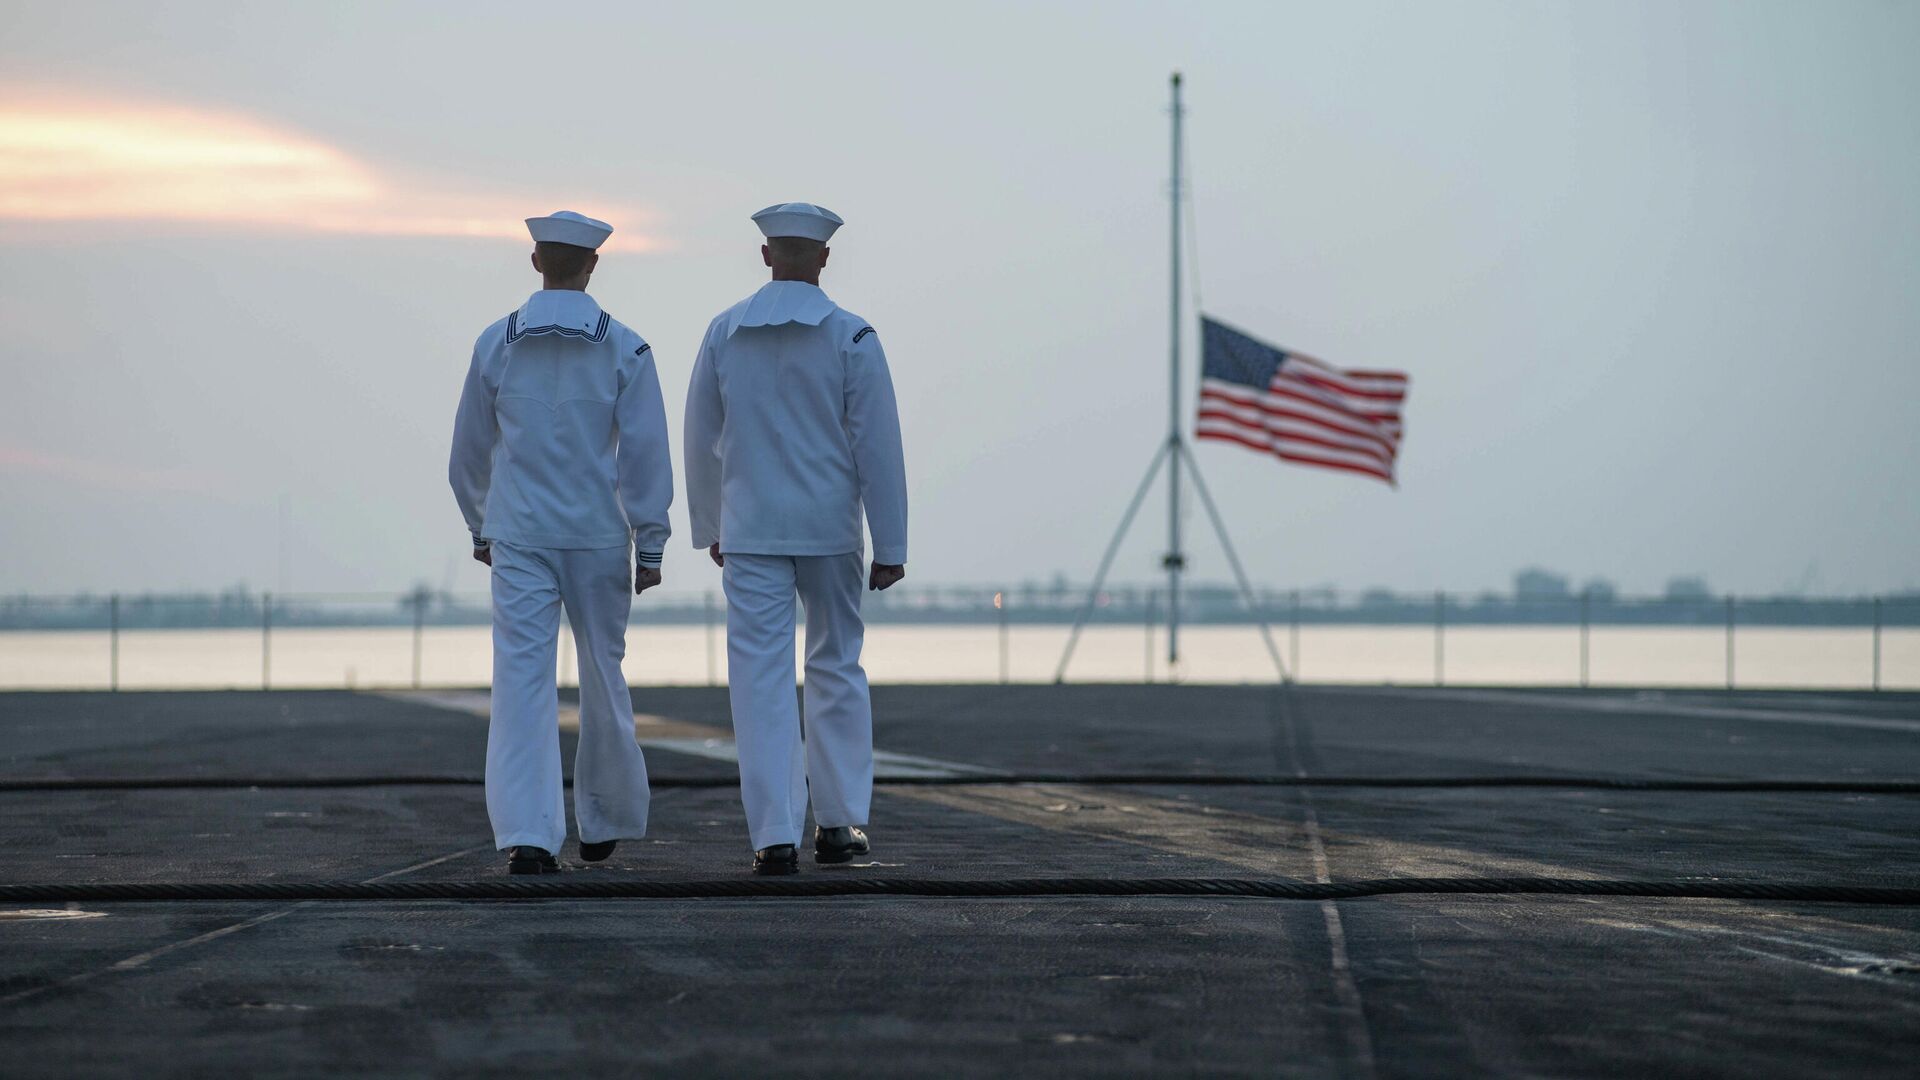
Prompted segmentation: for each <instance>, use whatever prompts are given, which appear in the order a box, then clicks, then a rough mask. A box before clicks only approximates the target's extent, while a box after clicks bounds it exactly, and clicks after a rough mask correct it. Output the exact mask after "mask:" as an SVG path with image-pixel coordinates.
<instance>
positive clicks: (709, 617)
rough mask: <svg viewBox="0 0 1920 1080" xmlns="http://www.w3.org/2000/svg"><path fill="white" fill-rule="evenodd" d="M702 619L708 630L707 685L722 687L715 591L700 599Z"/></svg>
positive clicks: (708, 591) (707, 592)
mask: <svg viewBox="0 0 1920 1080" xmlns="http://www.w3.org/2000/svg"><path fill="white" fill-rule="evenodd" d="M700 612H701V613H700V619H701V622H702V623H703V624H705V626H706V630H707V685H708V686H718V685H720V661H719V657H718V656H717V655H716V647H715V645H714V639H713V590H712V589H708V590H707V591H706V593H705V594H704V595H703V596H701V598H700Z"/></svg>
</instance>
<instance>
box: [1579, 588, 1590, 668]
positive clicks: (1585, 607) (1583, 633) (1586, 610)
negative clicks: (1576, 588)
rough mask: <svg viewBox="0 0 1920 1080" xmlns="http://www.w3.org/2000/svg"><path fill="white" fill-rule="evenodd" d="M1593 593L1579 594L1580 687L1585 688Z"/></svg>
mask: <svg viewBox="0 0 1920 1080" xmlns="http://www.w3.org/2000/svg"><path fill="white" fill-rule="evenodd" d="M1592 608H1593V594H1592V593H1589V592H1582V593H1581V594H1580V689H1582V690H1585V689H1586V688H1587V651H1588V648H1589V643H1588V639H1589V638H1590V637H1591V636H1592V634H1593V612H1592Z"/></svg>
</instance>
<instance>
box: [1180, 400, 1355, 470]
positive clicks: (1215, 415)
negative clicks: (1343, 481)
mask: <svg viewBox="0 0 1920 1080" xmlns="http://www.w3.org/2000/svg"><path fill="white" fill-rule="evenodd" d="M1200 419H1202V420H1224V421H1231V422H1233V423H1236V424H1239V425H1241V426H1242V427H1245V428H1248V429H1250V430H1253V431H1264V432H1266V433H1268V434H1270V435H1274V436H1276V437H1279V438H1286V439H1297V440H1300V441H1301V442H1309V443H1314V444H1316V445H1319V446H1326V447H1332V448H1336V449H1340V450H1351V451H1353V452H1354V453H1357V454H1366V455H1368V456H1369V457H1373V458H1377V459H1378V460H1379V462H1380V464H1381V465H1383V466H1391V465H1392V464H1393V451H1392V450H1391V449H1389V448H1387V447H1384V446H1382V445H1380V443H1379V442H1378V441H1377V440H1372V439H1365V438H1361V437H1359V436H1355V435H1346V434H1343V433H1339V432H1336V431H1333V430H1332V429H1329V428H1326V427H1322V426H1320V425H1318V424H1311V423H1307V424H1303V423H1300V422H1299V421H1294V420H1286V419H1282V418H1280V417H1274V416H1261V415H1255V416H1251V417H1249V416H1243V415H1240V414H1238V413H1236V412H1234V411H1232V410H1230V409H1223V408H1220V407H1218V406H1203V407H1202V408H1201V410H1200Z"/></svg>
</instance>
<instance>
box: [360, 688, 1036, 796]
mask: <svg viewBox="0 0 1920 1080" xmlns="http://www.w3.org/2000/svg"><path fill="white" fill-rule="evenodd" d="M376 696H378V697H384V698H390V699H392V700H394V701H405V702H409V703H411V704H414V705H431V706H433V707H435V708H439V709H447V710H450V711H452V712H459V713H466V714H467V715H469V716H478V717H482V718H484V717H487V716H490V715H492V708H493V702H492V697H491V696H490V695H489V694H488V693H487V692H486V691H484V690H452V691H438V690H422V691H410V690H403V691H380V692H378V693H377V694H376ZM560 727H561V729H562V730H567V731H578V730H579V729H580V710H579V709H577V708H574V707H572V706H565V705H563V706H561V709H560ZM633 730H634V734H635V735H636V736H638V739H639V742H640V746H641V748H642V749H654V750H666V751H669V752H671V753H675V754H687V755H689V756H691V757H699V758H707V759H708V760H711V761H725V762H729V763H738V762H739V760H740V753H739V750H738V749H737V748H736V747H735V746H734V743H733V732H731V731H729V730H726V729H723V728H716V727H707V726H706V725H703V724H691V723H687V722H686V721H683V720H673V719H670V718H668V717H664V716H655V715H652V714H651V713H636V714H634V718H633ZM873 775H874V778H875V779H877V780H914V779H922V778H925V777H961V776H982V777H991V776H1006V775H1008V774H1007V772H1006V770H1004V769H987V768H982V767H980V766H978V765H966V764H963V763H961V762H958V761H942V760H940V759H939V758H930V757H921V756H919V755H917V754H900V753H895V752H894V751H891V750H875V751H874V752H873Z"/></svg>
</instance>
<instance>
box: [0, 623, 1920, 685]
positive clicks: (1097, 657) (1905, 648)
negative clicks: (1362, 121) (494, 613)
mask: <svg viewBox="0 0 1920 1080" xmlns="http://www.w3.org/2000/svg"><path fill="white" fill-rule="evenodd" d="M1066 636H1067V628H1066V627H1064V626H1028V627H1013V628H1012V629H1011V630H1010V631H1009V632H1008V634H1007V638H1006V650H1005V664H1006V667H1005V675H1006V677H1007V678H1009V679H1011V680H1012V681H1014V682H1050V681H1052V679H1053V671H1054V667H1055V665H1057V664H1058V663H1059V659H1060V650H1061V648H1062V647H1063V645H1064V644H1065V642H1066ZM1274 639H1275V643H1276V644H1277V645H1278V647H1279V649H1280V652H1281V655H1282V657H1288V656H1289V654H1290V653H1291V652H1292V643H1291V642H1290V641H1289V639H1288V637H1287V633H1286V631H1285V629H1284V628H1282V629H1280V630H1278V631H1276V633H1275V635H1274ZM1151 643H1152V646H1153V649H1154V651H1155V652H1156V653H1159V654H1164V652H1165V640H1164V633H1162V634H1159V635H1155V636H1154V637H1153V638H1152V639H1151ZM1148 644H1149V638H1148V635H1147V634H1145V633H1144V632H1143V630H1142V629H1141V628H1139V627H1093V628H1089V629H1088V630H1087V631H1086V632H1085V633H1084V634H1082V635H1081V639H1080V646H1079V649H1078V650H1077V652H1076V653H1075V655H1074V662H1073V666H1072V668H1071V669H1070V670H1069V672H1068V678H1069V680H1070V681H1074V682H1095V681H1100V682H1111V681H1137V680H1140V679H1142V678H1145V677H1151V678H1153V679H1154V680H1156V681H1161V680H1165V679H1166V678H1167V677H1168V671H1167V665H1166V661H1165V658H1164V655H1156V656H1154V657H1153V658H1152V660H1151V661H1149V654H1148ZM420 646H421V648H420V681H421V683H422V685H426V686H475V685H484V684H485V683H486V682H487V681H488V678H489V675H490V667H491V663H492V644H491V640H490V638H489V635H488V631H487V629H486V628H485V627H448V628H434V629H428V630H426V631H425V632H424V633H423V634H422V637H421V641H420ZM1442 646H1443V652H1444V657H1443V659H1442V664H1443V670H1444V679H1445V681H1446V682H1448V683H1502V684H1514V685H1570V684H1577V683H1578V682H1579V679H1580V632H1579V630H1578V629H1577V628H1575V627H1539V626H1515V627H1488V626H1463V627H1458V628H1452V629H1448V630H1447V631H1446V634H1445V637H1444V640H1443V642H1442ZM571 648H572V642H571V639H570V638H567V637H564V636H563V638H562V655H561V658H560V661H559V669H560V677H561V680H562V681H563V682H565V683H567V684H569V685H571V684H572V683H573V680H574V661H573V658H572V656H571V655H569V651H570V650H571ZM413 649H414V641H413V631H412V630H410V629H407V628H395V629H385V628H380V629H361V628H347V629H286V630H275V631H274V632H273V637H272V642H271V646H270V656H269V657H268V665H267V666H268V674H269V677H270V679H271V683H272V685H273V686H275V687H288V688H292V687H396V686H406V685H410V684H411V683H412V681H413V663H414V651H413ZM261 651H262V650H261V635H260V632H259V631H258V630H139V631H125V632H122V634H121V635H120V685H121V686H122V687H124V688H128V689H140V688H182V689H184V688H201V687H241V688H246V687H258V686H260V685H261V675H262V670H261V669H262V663H261V661H262V656H261ZM1181 651H1182V653H1183V654H1185V655H1184V657H1183V663H1182V670H1181V672H1180V673H1179V674H1180V678H1181V680H1182V681H1186V682H1225V683H1234V682H1258V681H1265V680H1268V679H1271V678H1272V677H1273V666H1272V662H1271V661H1270V660H1269V659H1268V657H1267V653H1266V650H1265V648H1264V646H1263V645H1262V644H1261V641H1260V635H1259V632H1258V631H1257V630H1256V629H1254V628H1252V627H1238V626H1231V627H1229V626H1206V627H1195V628H1190V629H1185V630H1182V631H1181ZM1298 658H1299V665H1298V670H1297V672H1296V674H1297V675H1298V676H1299V677H1300V678H1302V679H1304V680H1306V681H1309V682H1347V683H1383V682H1391V683H1402V684H1420V685H1431V684H1432V683H1433V682H1434V681H1435V678H1434V676H1435V659H1436V657H1435V640H1434V632H1433V630H1432V628H1430V627H1417V626H1328V627H1314V626H1305V627H1301V629H1300V635H1299V640H1298ZM866 662H867V671H868V673H869V675H870V676H871V677H872V679H873V681H875V682H995V681H998V680H999V679H1000V678H1001V677H1002V666H1001V665H1002V651H1001V638H1000V634H999V631H998V630H997V629H996V628H994V627H991V626H897V625H896V626H879V627H873V628H871V629H869V631H868V633H867V650H866ZM797 666H798V665H797V656H796V670H797ZM625 669H626V673H627V678H628V680H629V681H631V682H633V683H634V684H636V685H648V684H656V685H657V684H700V683H706V682H709V681H712V682H725V681H726V641H725V637H724V636H723V635H722V634H721V633H719V632H718V631H715V632H713V633H709V632H708V631H706V630H705V629H703V628H701V627H698V626H671V627H641V626H636V627H634V629H633V631H632V633H631V634H630V636H629V637H628V645H627V659H626V664H625ZM1880 669H1881V685H1882V686H1883V687H1886V688H1889V689H1893V688H1903V689H1914V688H1920V630H1915V629H1911V628H1902V629H1889V630H1886V631H1884V632H1883V635H1882V638H1881V660H1880ZM110 671H111V653H110V646H109V640H108V636H107V634H106V633H105V632H94V631H54V632H39V631H7V632H0V689H39V688H95V687H105V686H107V685H108V681H109V677H110ZM1588 676H1589V681H1590V682H1591V683H1592V684H1593V685H1597V686H1607V685H1616V686H1618V685H1634V686H1724V685H1725V684H1726V678H1727V651H1726V637H1725V634H1724V631H1722V630H1720V629H1718V628H1709V627H1595V628H1594V629H1593V631H1592V636H1591V638H1590V639H1589V644H1588ZM1872 677H1873V634H1872V631H1871V630H1868V629H1864V628H1856V627H1754V628H1751V629H1743V630H1740V631H1739V632H1738V633H1737V635H1736V637H1735V639H1734V678H1735V680H1736V682H1737V683H1738V685H1740V686H1747V687H1761V686H1774V687H1793V686H1806V687H1866V686H1868V685H1870V684H1871V680H1872Z"/></svg>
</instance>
